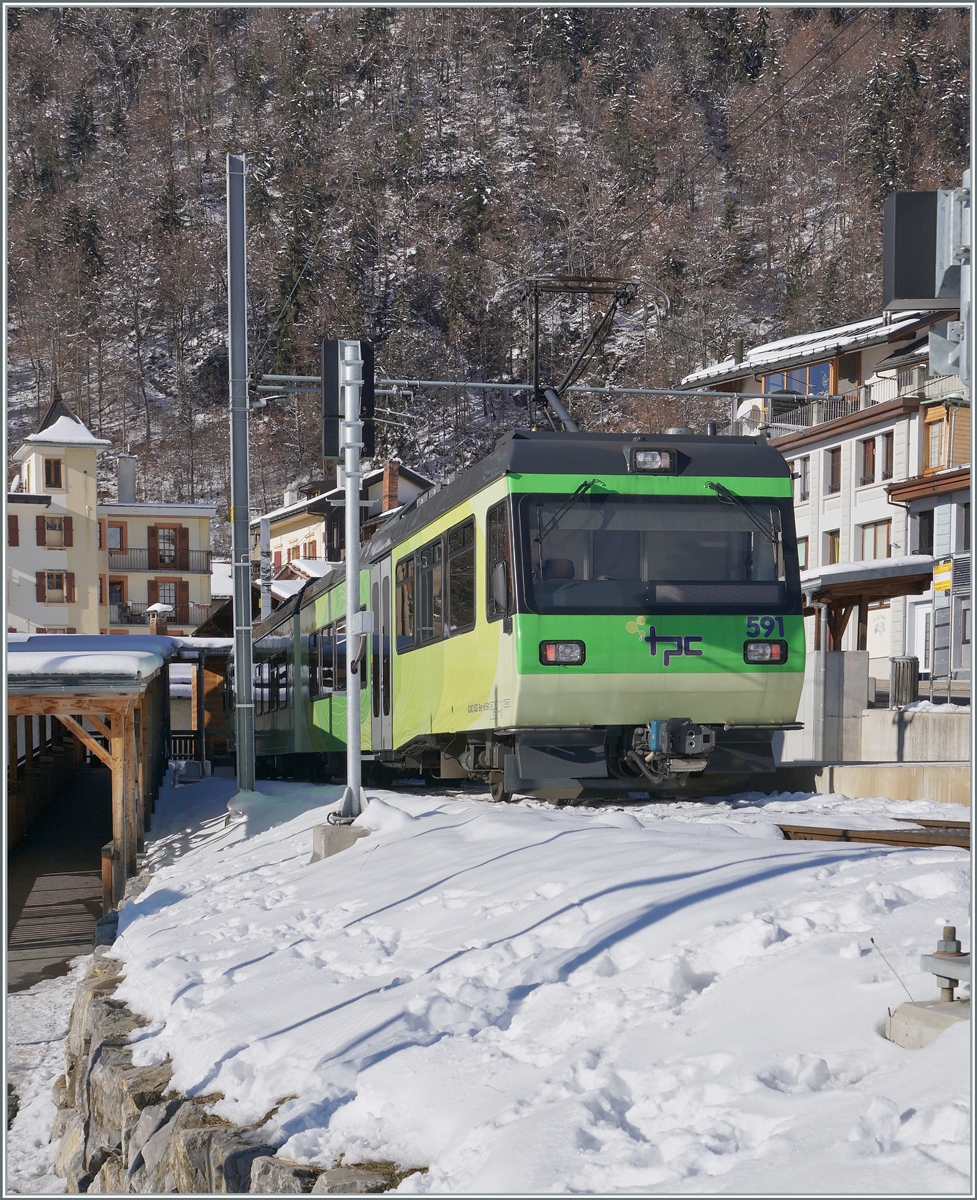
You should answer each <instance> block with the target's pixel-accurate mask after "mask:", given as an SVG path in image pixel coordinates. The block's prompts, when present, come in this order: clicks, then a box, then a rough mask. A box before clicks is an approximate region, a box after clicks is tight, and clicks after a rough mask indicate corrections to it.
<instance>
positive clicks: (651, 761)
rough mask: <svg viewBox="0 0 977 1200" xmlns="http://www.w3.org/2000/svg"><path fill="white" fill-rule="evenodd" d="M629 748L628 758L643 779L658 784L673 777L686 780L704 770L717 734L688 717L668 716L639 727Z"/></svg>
mask: <svg viewBox="0 0 977 1200" xmlns="http://www.w3.org/2000/svg"><path fill="white" fill-rule="evenodd" d="M631 746H632V748H631V751H630V753H629V754H628V758H629V759H631V761H632V762H633V763H635V764H636V765H637V767H638V768H639V770H640V771H641V773H642V774H643V775H644V776H645V778H646V779H648V780H649V781H650V782H651V783H655V784H660V783H664V781H665V780H666V779H668V778H669V777H672V776H678V777H683V776H684V777H685V778H688V776H689V775H692V774H698V773H699V772H700V771H704V770H705V769H706V767H707V766H708V765H709V755H710V754H711V753H712V752H713V750H714V749H715V748H716V731H715V730H714V729H711V728H710V727H709V726H708V725H696V724H695V722H693V721H690V720H689V718H688V717H671V718H669V719H668V720H666V721H649V722H648V724H647V725H639V726H638V727H637V729H635V731H634V736H633V738H632V742H631ZM679 782H683V780H682V779H681V778H680V779H679Z"/></svg>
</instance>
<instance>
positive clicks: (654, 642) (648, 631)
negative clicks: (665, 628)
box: [627, 617, 702, 667]
mask: <svg viewBox="0 0 977 1200" xmlns="http://www.w3.org/2000/svg"><path fill="white" fill-rule="evenodd" d="M627 631H628V633H641V634H644V635H645V636H644V637H643V638H642V641H644V642H647V643H648V649H649V650H650V651H651V657H652V658H657V656H658V647H659V646H661V648H662V661H663V663H664V665H665V666H666V667H667V666H669V665H670V664H671V661H672V659H673V658H678V657H679V656H688V657H690V658H701V657H702V651H701V650H695V649H693V645H694V643H695V642H701V641H702V638H701V637H687V636H685V635H684V634H678V633H659V632H658V630H657V629H656V628H655V627H654V625H648V624H647V623H646V621H645V618H644V617H638V618H637V619H636V620H634V621H628V624H627ZM666 647H667V648H666Z"/></svg>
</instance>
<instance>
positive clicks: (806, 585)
mask: <svg viewBox="0 0 977 1200" xmlns="http://www.w3.org/2000/svg"><path fill="white" fill-rule="evenodd" d="M935 561H936V559H934V558H933V556H932V555H931V554H904V555H901V556H900V557H899V558H866V559H863V560H862V561H861V562H849V563H832V564H831V565H830V566H825V567H816V568H812V569H811V570H809V571H801V591H802V592H804V593H805V594H807V595H813V594H814V593H815V592H817V591H820V589H821V588H822V587H825V586H830V585H831V584H833V583H861V582H862V581H863V580H870V579H901V578H904V577H905V576H907V575H932V573H933V564H934V562H935Z"/></svg>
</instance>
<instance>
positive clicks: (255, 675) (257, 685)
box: [252, 662, 264, 717]
mask: <svg viewBox="0 0 977 1200" xmlns="http://www.w3.org/2000/svg"><path fill="white" fill-rule="evenodd" d="M263 666H264V664H263V663H260V662H256V663H255V664H254V669H253V671H252V679H253V691H254V696H253V697H252V699H253V701H254V715H255V716H256V717H260V716H261V714H262V713H263V712H264V708H263V707H262V703H261V702H262V689H261V668H262V667H263Z"/></svg>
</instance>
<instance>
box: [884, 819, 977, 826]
mask: <svg viewBox="0 0 977 1200" xmlns="http://www.w3.org/2000/svg"><path fill="white" fill-rule="evenodd" d="M892 819H893V821H900V822H902V823H903V824H905V825H922V827H923V828H924V829H969V828H970V822H969V821H930V820H923V818H922V817H893V818H892Z"/></svg>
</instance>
